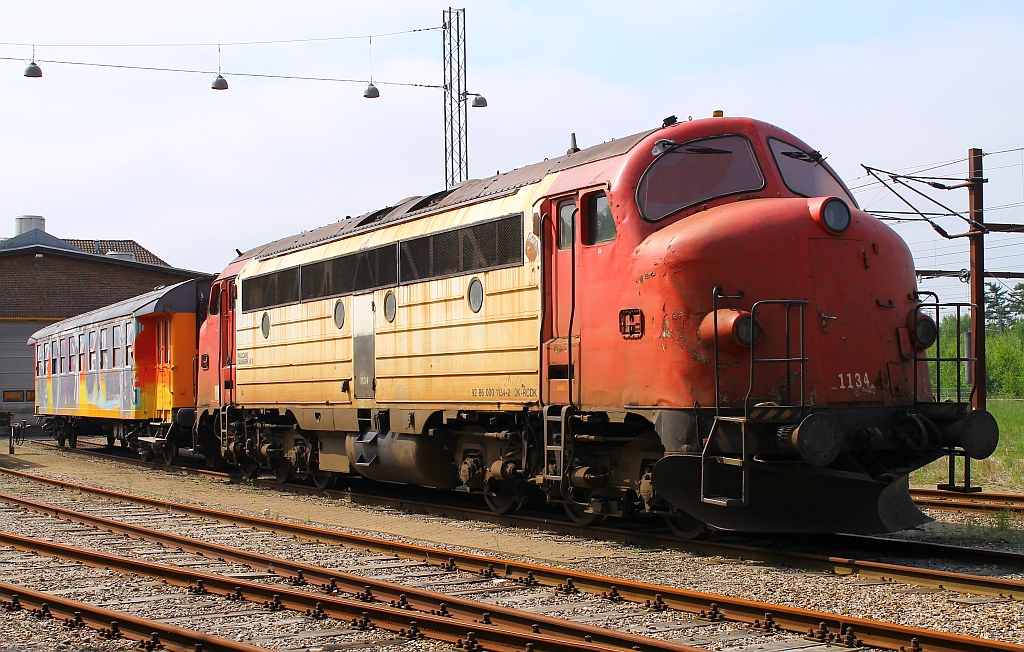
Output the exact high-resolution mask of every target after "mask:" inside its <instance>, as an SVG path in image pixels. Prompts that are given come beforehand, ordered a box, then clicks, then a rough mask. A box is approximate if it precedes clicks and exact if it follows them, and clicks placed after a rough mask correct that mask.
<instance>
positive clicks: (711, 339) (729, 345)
mask: <svg viewBox="0 0 1024 652" xmlns="http://www.w3.org/2000/svg"><path fill="white" fill-rule="evenodd" d="M716 326H717V328H718V330H717V333H718V337H717V340H718V346H719V347H720V348H721V349H722V350H723V351H728V352H730V353H743V352H744V351H747V350H748V349H749V348H750V346H751V345H752V344H753V343H754V342H756V341H757V339H758V338H759V337H761V325H760V324H758V323H757V321H756V320H754V318H753V317H751V316H750V313H749V312H747V311H746V310H733V309H732V308H723V309H720V310H719V311H718V312H717V313H714V312H709V313H708V314H706V315H704V319H702V320H701V322H700V327H699V328H698V329H697V339H699V340H700V342H701V344H703V345H704V346H706V347H709V348H710V347H712V346H714V345H715V339H716V338H715V332H716V331H715V327H716Z"/></svg>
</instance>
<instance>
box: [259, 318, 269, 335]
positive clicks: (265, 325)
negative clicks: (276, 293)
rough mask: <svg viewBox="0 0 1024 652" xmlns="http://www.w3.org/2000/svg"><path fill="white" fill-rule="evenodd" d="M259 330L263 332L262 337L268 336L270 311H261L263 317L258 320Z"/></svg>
mask: <svg viewBox="0 0 1024 652" xmlns="http://www.w3.org/2000/svg"><path fill="white" fill-rule="evenodd" d="M260 332H261V333H263V339H268V338H269V337H270V313H269V312H265V313H263V319H261V320H260Z"/></svg>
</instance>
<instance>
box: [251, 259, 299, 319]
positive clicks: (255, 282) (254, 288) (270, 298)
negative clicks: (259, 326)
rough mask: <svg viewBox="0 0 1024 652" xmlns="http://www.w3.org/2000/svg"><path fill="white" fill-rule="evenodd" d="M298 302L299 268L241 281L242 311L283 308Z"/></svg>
mask: <svg viewBox="0 0 1024 652" xmlns="http://www.w3.org/2000/svg"><path fill="white" fill-rule="evenodd" d="M298 300H299V268H298V267H290V268H288V269H282V270H279V271H276V272H271V273H270V274H263V275H262V276H254V277H252V278H247V279H243V280H242V310H243V311H247V310H259V309H260V308H269V307H271V306H283V305H285V304H287V303H296V302H297V301H298Z"/></svg>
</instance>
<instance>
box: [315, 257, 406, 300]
mask: <svg viewBox="0 0 1024 652" xmlns="http://www.w3.org/2000/svg"><path fill="white" fill-rule="evenodd" d="M397 283H398V244H390V245H386V246H384V247H377V248H376V249H369V250H366V251H359V252H356V253H354V254H348V255H346V256H341V257H339V258H330V259H328V260H321V261H317V262H315V263H310V264H308V265H303V266H302V300H303V301H311V300H313V299H321V298H323V297H333V296H338V295H342V294H355V293H356V292H364V291H367V290H376V289H378V288H384V287H389V286H393V285H396V284H397Z"/></svg>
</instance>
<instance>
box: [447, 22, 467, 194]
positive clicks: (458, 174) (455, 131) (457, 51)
mask: <svg viewBox="0 0 1024 652" xmlns="http://www.w3.org/2000/svg"><path fill="white" fill-rule="evenodd" d="M442 25H443V28H444V29H443V31H442V45H443V52H442V60H443V62H444V185H445V188H446V189H447V188H452V187H453V186H456V185H458V184H460V183H462V182H463V181H465V180H466V179H468V178H469V134H468V129H467V127H468V124H467V122H468V120H467V119H468V115H467V113H468V106H467V103H466V97H467V95H468V94H467V92H466V10H465V9H452V8H451V7H449V8H448V9H447V10H445V11H444V20H443V22H442Z"/></svg>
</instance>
